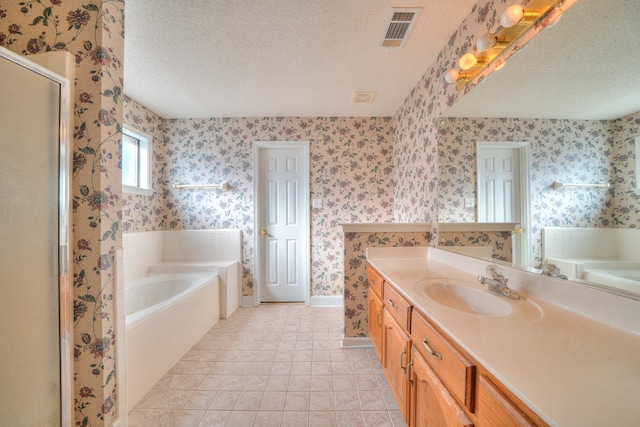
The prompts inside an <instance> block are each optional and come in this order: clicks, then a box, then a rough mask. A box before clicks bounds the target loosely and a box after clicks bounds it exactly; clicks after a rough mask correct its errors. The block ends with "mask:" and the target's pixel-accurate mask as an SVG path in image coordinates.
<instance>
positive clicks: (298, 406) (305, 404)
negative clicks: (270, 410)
mask: <svg viewBox="0 0 640 427" xmlns="http://www.w3.org/2000/svg"><path fill="white" fill-rule="evenodd" d="M284 410H285V411H308V410H309V392H306V391H288V392H287V398H286V399H285V402H284Z"/></svg>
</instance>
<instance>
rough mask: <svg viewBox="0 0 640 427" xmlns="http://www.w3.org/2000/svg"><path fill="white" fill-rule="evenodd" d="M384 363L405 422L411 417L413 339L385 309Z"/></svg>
mask: <svg viewBox="0 0 640 427" xmlns="http://www.w3.org/2000/svg"><path fill="white" fill-rule="evenodd" d="M383 349H384V363H383V364H382V367H383V369H384V374H385V376H386V377H387V381H389V386H390V387H391V391H393V394H394V395H395V398H396V402H397V403H398V407H399V408H400V412H401V413H402V417H403V418H404V419H405V421H407V420H408V415H409V392H410V390H409V377H408V375H407V374H408V371H407V369H408V365H409V361H410V357H411V339H410V338H409V334H408V333H407V332H406V331H405V329H404V327H402V326H400V325H399V324H398V322H397V321H396V320H395V319H394V318H393V316H391V315H390V314H389V313H388V312H387V309H386V307H385V314H384V345H383Z"/></svg>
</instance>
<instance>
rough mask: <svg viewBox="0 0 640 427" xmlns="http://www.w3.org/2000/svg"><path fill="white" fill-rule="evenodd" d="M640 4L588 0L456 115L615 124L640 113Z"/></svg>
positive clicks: (465, 101) (459, 105)
mask: <svg viewBox="0 0 640 427" xmlns="http://www.w3.org/2000/svg"><path fill="white" fill-rule="evenodd" d="M639 23H640V0H615V1H605V0H580V1H579V2H577V3H576V4H574V5H573V6H571V7H570V8H569V9H568V10H567V11H566V12H565V13H564V14H563V16H562V18H561V19H560V21H559V22H558V23H556V24H555V25H554V26H552V27H550V28H547V29H545V30H544V31H542V32H541V33H540V34H538V35H537V36H536V37H535V38H534V39H533V40H532V41H531V42H529V44H528V45H527V46H526V47H525V49H523V50H522V51H521V52H518V53H517V54H516V55H514V56H512V57H511V58H509V60H508V61H507V63H506V64H505V66H504V67H503V68H502V69H501V70H500V71H497V72H494V73H492V74H491V75H490V76H489V77H488V78H487V79H486V80H485V81H483V82H482V83H480V84H479V85H478V86H476V87H474V88H473V89H472V90H471V91H470V92H469V93H468V94H466V95H465V96H464V97H463V98H461V99H460V100H459V101H458V102H456V104H455V105H454V106H453V107H452V108H450V109H449V110H448V111H447V112H446V113H445V115H447V116H451V117H522V118H555V119H583V120H595V119H601V120H608V119H615V118H619V117H623V116H625V115H628V114H631V113H635V112H637V111H640V72H639V71H638V70H640V31H638V29H639V28H640V27H639V25H640V24H639Z"/></svg>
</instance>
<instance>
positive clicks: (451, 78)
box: [444, 68, 460, 83]
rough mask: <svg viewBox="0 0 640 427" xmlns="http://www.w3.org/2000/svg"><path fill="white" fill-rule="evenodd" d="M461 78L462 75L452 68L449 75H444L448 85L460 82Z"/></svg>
mask: <svg viewBox="0 0 640 427" xmlns="http://www.w3.org/2000/svg"><path fill="white" fill-rule="evenodd" d="M459 77H460V73H459V72H458V70H456V69H455V68H452V69H450V70H449V71H447V73H446V74H445V75H444V80H445V81H446V82H447V83H455V82H457V81H458V78H459Z"/></svg>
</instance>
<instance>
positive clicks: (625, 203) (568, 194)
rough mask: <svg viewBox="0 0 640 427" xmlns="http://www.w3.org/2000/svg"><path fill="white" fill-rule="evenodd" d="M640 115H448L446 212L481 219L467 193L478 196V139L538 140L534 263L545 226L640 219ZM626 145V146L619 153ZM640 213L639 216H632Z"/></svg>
mask: <svg viewBox="0 0 640 427" xmlns="http://www.w3.org/2000/svg"><path fill="white" fill-rule="evenodd" d="M634 122H635V134H636V135H637V134H638V115H637V114H636V115H635V116H629V117H627V118H623V119H619V120H615V121H596V120H590V121H588V120H581V121H578V120H550V119H474V118H460V119H453V118H448V119H442V120H441V125H440V132H439V143H438V147H439V148H438V151H439V162H440V174H439V177H440V182H439V186H440V188H439V217H440V221H441V222H473V221H475V212H474V211H473V210H468V209H464V207H463V206H462V203H460V202H459V201H460V200H463V199H464V198H465V197H471V198H475V197H476V191H475V189H476V173H477V172H476V160H475V144H474V142H475V141H528V142H529V143H530V145H531V159H530V165H531V184H530V191H531V213H532V215H531V231H532V233H533V238H532V248H531V250H532V252H533V255H534V264H536V265H537V264H538V263H539V262H540V261H541V229H542V228H543V227H622V226H626V227H629V226H632V227H634V226H636V224H637V218H638V212H639V208H640V206H638V204H637V197H638V193H637V192H635V191H634V190H633V186H634V185H635V182H628V177H632V176H633V174H632V173H631V171H632V170H633V169H632V168H633V167H634V162H635V155H634V153H633V146H634V145H633V142H634V141H633V135H634ZM614 146H615V147H620V154H618V155H617V156H616V155H615V154H614V152H615V149H614ZM553 181H560V182H569V183H571V182H578V183H580V182H586V183H589V182H609V183H612V184H614V185H613V187H612V188H611V189H609V190H606V189H593V188H575V189H564V190H559V191H558V190H553V188H552V187H551V185H552V183H553ZM634 217H635V220H632V218H634Z"/></svg>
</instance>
